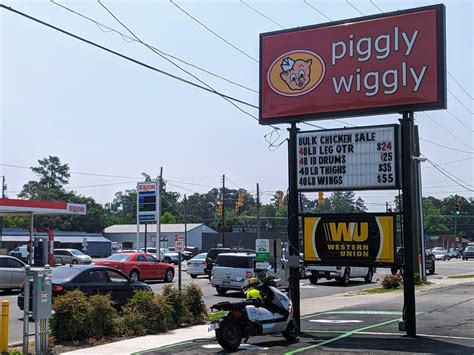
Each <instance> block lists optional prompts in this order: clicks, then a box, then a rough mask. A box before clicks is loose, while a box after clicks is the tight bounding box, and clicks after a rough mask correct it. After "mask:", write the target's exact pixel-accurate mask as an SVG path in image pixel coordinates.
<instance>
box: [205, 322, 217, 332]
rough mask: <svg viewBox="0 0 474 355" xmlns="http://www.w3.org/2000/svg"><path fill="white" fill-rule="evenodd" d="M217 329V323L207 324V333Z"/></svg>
mask: <svg viewBox="0 0 474 355" xmlns="http://www.w3.org/2000/svg"><path fill="white" fill-rule="evenodd" d="M216 329H219V323H211V324H209V328H208V330H207V331H208V332H212V331H213V330H216Z"/></svg>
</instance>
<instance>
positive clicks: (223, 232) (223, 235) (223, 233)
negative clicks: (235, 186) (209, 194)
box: [222, 174, 225, 247]
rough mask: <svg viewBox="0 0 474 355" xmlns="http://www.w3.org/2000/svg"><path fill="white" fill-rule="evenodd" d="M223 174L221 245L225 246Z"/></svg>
mask: <svg viewBox="0 0 474 355" xmlns="http://www.w3.org/2000/svg"><path fill="white" fill-rule="evenodd" d="M224 238H225V174H223V175H222V246H223V247H224V246H225V239H224Z"/></svg>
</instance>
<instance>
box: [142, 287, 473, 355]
mask: <svg viewBox="0 0 474 355" xmlns="http://www.w3.org/2000/svg"><path fill="white" fill-rule="evenodd" d="M473 291H474V283H473V282H471V283H468V284H462V285H456V286H452V287H446V288H440V289H432V290H428V291H425V292H421V293H419V294H418V296H417V308H418V309H417V334H418V336H417V338H416V339H413V338H408V337H406V336H405V332H401V331H399V330H398V323H399V321H400V320H401V309H402V304H403V297H398V298H395V300H391V301H388V302H387V301H385V302H382V303H378V304H370V303H367V304H365V305H363V306H357V307H351V308H350V309H348V308H342V309H338V310H333V311H329V312H322V313H316V314H311V315H307V316H304V317H303V319H302V321H301V328H302V333H301V336H300V339H299V340H298V341H297V342H294V343H289V342H287V341H286V340H285V339H284V338H283V337H282V336H279V335H273V336H261V337H253V338H250V339H249V341H248V343H247V344H243V345H242V346H241V348H240V349H239V351H251V352H252V353H261V354H270V353H278V354H287V355H291V354H297V353H313V352H316V351H318V352H326V353H336V352H337V353H338V354H349V353H364V354H367V353H370V354H378V353H380V354H381V353H386V352H396V353H443V354H472V353H473V352H474V332H473V330H474V312H473V309H474V292H473ZM177 352H180V353H184V354H201V353H209V354H222V353H225V352H224V351H223V349H222V348H221V347H220V346H219V344H218V343H217V341H216V340H215V339H198V340H194V341H189V342H184V343H178V344H173V345H168V346H166V347H163V348H155V349H150V350H148V351H144V352H140V353H136V354H175V353H177Z"/></svg>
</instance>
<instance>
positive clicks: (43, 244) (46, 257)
mask: <svg viewBox="0 0 474 355" xmlns="http://www.w3.org/2000/svg"><path fill="white" fill-rule="evenodd" d="M35 232H36V233H48V235H47V236H46V235H35V236H34V237H33V245H34V249H33V257H34V263H33V265H35V266H44V265H46V264H49V265H54V232H53V230H52V229H51V228H36V229H35Z"/></svg>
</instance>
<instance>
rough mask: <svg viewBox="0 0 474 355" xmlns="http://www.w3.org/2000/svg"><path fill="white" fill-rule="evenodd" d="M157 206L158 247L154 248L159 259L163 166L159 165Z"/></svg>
mask: <svg viewBox="0 0 474 355" xmlns="http://www.w3.org/2000/svg"><path fill="white" fill-rule="evenodd" d="M158 184H159V186H158V191H159V194H158V201H156V203H157V204H158V206H157V207H158V208H157V209H156V214H157V216H156V243H157V244H158V248H156V252H157V253H158V260H161V221H160V219H161V201H162V199H161V193H162V192H163V167H160V177H159V180H158Z"/></svg>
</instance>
